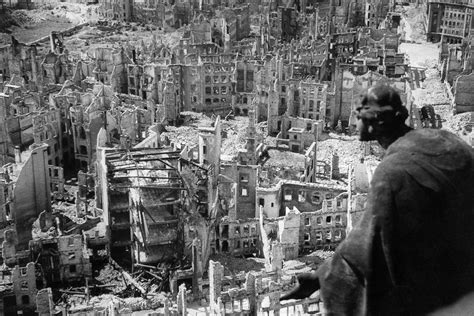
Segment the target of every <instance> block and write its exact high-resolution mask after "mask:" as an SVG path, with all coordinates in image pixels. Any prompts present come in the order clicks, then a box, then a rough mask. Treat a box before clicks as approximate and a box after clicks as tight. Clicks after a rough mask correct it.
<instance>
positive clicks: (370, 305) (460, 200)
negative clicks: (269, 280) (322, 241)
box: [316, 129, 474, 315]
mask: <svg viewBox="0 0 474 316" xmlns="http://www.w3.org/2000/svg"><path fill="white" fill-rule="evenodd" d="M473 201H474V177H473V151H472V148H470V147H469V146H468V145H467V144H466V143H464V142H463V141H462V140H460V139H459V138H458V137H456V136H455V135H453V134H450V133H448V132H446V131H440V130H429V129H423V130H416V131H410V132H409V133H407V134H406V135H405V136H403V137H401V138H399V139H398V140H397V141H396V142H394V143H393V144H392V145H391V146H390V147H389V148H388V149H387V152H386V154H385V157H384V159H383V160H382V162H381V163H380V165H379V166H378V167H377V169H376V171H375V173H374V175H373V178H372V182H371V189H370V192H369V196H368V201H367V205H366V210H365V212H364V214H363V216H362V218H361V219H360V221H359V223H357V225H356V226H355V227H354V229H353V230H352V231H351V232H350V233H349V235H348V236H347V238H346V239H345V240H344V242H342V243H341V245H340V246H339V247H338V249H337V250H336V252H335V254H334V256H333V258H332V259H330V260H328V261H326V262H325V263H324V264H323V265H322V266H321V267H320V268H319V269H318V271H317V272H316V273H317V276H318V278H319V283H320V286H321V292H320V294H321V297H322V299H323V301H324V304H325V306H326V308H327V310H328V314H329V315H423V314H425V313H428V312H431V311H433V310H436V309H437V308H439V307H440V306H445V305H448V304H451V303H452V302H453V301H455V300H456V299H458V298H459V297H461V296H462V295H464V294H466V293H468V292H471V291H474V209H473V203H474V202H473Z"/></svg>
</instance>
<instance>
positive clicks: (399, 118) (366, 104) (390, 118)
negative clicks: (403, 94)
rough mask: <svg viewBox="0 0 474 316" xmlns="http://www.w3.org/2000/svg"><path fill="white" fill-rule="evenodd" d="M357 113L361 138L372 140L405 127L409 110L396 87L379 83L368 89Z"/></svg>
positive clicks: (362, 139)
mask: <svg viewBox="0 0 474 316" xmlns="http://www.w3.org/2000/svg"><path fill="white" fill-rule="evenodd" d="M356 114H357V129H358V131H359V137H360V140H361V141H371V140H376V139H379V137H380V136H384V135H385V134H393V132H394V131H395V130H396V129H400V128H402V127H404V126H405V120H406V119H407V117H408V110H407V109H406V108H405V107H404V106H403V104H402V100H401V98H400V94H399V93H398V92H397V91H396V90H395V89H394V88H392V87H390V86H387V85H383V84H379V85H376V86H374V87H371V88H369V89H368V90H367V93H366V94H365V96H364V97H363V98H362V102H361V105H360V107H358V108H357V109H356Z"/></svg>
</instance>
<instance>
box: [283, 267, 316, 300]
mask: <svg viewBox="0 0 474 316" xmlns="http://www.w3.org/2000/svg"><path fill="white" fill-rule="evenodd" d="M297 280H298V284H297V285H296V286H295V288H294V289H292V290H291V291H290V292H288V293H286V294H284V295H283V296H281V297H280V301H285V300H296V299H303V298H307V297H309V296H310V295H311V294H313V293H314V292H316V291H317V290H319V278H318V275H317V274H316V273H315V272H309V273H301V274H298V276H297Z"/></svg>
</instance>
